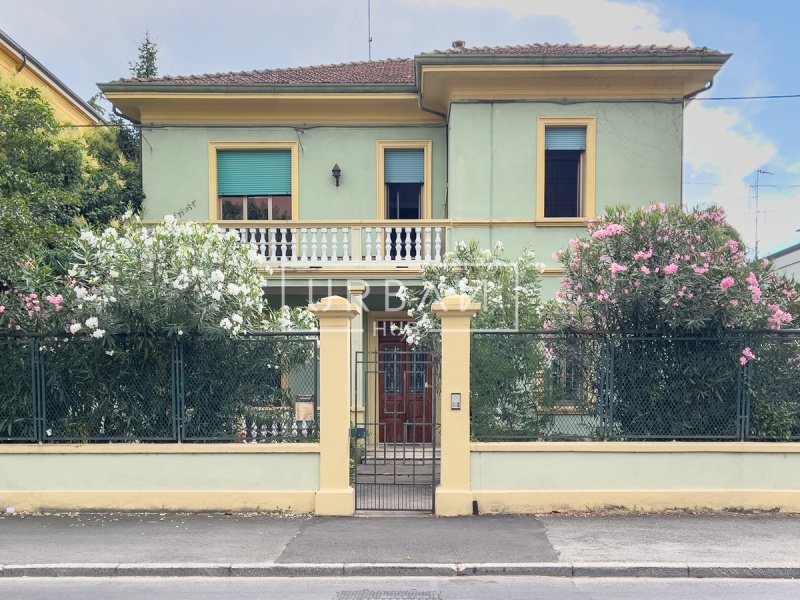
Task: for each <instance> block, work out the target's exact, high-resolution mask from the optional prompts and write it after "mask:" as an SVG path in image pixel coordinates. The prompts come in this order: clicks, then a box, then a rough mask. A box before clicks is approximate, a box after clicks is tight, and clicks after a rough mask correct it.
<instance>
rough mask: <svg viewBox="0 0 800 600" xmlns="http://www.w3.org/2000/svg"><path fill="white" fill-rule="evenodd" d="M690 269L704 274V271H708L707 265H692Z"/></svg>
mask: <svg viewBox="0 0 800 600" xmlns="http://www.w3.org/2000/svg"><path fill="white" fill-rule="evenodd" d="M692 271H694V272H695V273H697V274H698V275H705V274H706V273H708V268H707V267H692Z"/></svg>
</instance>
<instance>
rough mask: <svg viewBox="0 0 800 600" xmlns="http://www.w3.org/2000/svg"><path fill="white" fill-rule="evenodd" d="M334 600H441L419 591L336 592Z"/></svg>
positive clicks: (438, 596)
mask: <svg viewBox="0 0 800 600" xmlns="http://www.w3.org/2000/svg"><path fill="white" fill-rule="evenodd" d="M336 600H442V594H441V592H423V591H419V590H408V591H394V590H388V591H384V590H357V591H345V592H336Z"/></svg>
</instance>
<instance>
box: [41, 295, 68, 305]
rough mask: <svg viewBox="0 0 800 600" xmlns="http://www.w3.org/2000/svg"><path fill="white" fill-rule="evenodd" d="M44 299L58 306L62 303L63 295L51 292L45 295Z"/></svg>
mask: <svg viewBox="0 0 800 600" xmlns="http://www.w3.org/2000/svg"><path fill="white" fill-rule="evenodd" d="M45 300H47V301H48V302H49V303H50V304H52V305H53V306H56V307H58V306H61V305H62V304H63V303H64V296H62V295H61V294H58V295H57V296H53V295H52V294H50V295H49V296H47V298H45Z"/></svg>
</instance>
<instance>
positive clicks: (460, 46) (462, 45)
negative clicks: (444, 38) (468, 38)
mask: <svg viewBox="0 0 800 600" xmlns="http://www.w3.org/2000/svg"><path fill="white" fill-rule="evenodd" d="M466 46H467V42H465V41H464V40H456V41H455V42H453V50H459V51H460V50H463V49H464V48H466Z"/></svg>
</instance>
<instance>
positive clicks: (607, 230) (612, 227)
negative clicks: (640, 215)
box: [592, 223, 625, 240]
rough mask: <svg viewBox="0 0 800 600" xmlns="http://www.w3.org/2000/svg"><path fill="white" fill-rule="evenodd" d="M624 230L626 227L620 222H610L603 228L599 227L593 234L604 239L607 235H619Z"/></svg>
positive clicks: (597, 238) (595, 237)
mask: <svg viewBox="0 0 800 600" xmlns="http://www.w3.org/2000/svg"><path fill="white" fill-rule="evenodd" d="M623 231H625V228H624V227H623V226H622V225H619V224H618V223H609V224H608V225H606V226H605V227H603V228H602V229H598V230H597V231H595V232H594V233H593V234H592V237H593V238H594V239H596V240H602V239H605V238H607V237H612V236H615V235H619V234H621V233H622V232H623Z"/></svg>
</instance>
